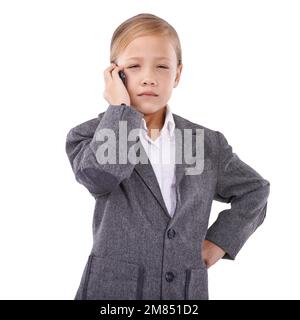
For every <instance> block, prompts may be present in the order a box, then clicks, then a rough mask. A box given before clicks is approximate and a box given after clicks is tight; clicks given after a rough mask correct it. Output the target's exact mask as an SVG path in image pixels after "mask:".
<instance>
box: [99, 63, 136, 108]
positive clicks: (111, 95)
mask: <svg viewBox="0 0 300 320" xmlns="http://www.w3.org/2000/svg"><path fill="white" fill-rule="evenodd" d="M120 79H121V80H122V82H123V84H122V82H121V81H120ZM104 81H105V90H104V92H103V97H104V98H105V100H107V102H108V103H109V104H111V105H121V104H122V103H125V104H126V105H130V96H129V93H128V91H127V88H126V76H125V73H124V71H122V70H121V68H120V67H119V66H118V65H116V64H111V65H110V66H109V67H108V68H107V69H105V71H104Z"/></svg>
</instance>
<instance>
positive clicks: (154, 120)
mask: <svg viewBox="0 0 300 320" xmlns="http://www.w3.org/2000/svg"><path fill="white" fill-rule="evenodd" d="M166 111H167V107H166V106H165V107H163V108H161V109H159V110H158V111H156V112H154V113H150V114H145V115H144V119H145V121H146V124H147V128H148V133H147V134H148V136H149V137H150V138H151V139H152V140H155V139H156V138H157V137H158V136H159V133H160V130H161V129H162V127H163V125H164V123H165V116H166ZM152 129H157V130H152ZM151 130H152V132H151Z"/></svg>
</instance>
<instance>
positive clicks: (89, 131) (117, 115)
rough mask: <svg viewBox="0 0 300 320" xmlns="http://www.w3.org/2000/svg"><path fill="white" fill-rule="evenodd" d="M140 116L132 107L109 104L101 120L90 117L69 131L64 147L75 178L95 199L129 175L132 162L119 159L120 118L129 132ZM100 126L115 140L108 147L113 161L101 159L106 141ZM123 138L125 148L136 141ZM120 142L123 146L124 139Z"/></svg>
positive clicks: (138, 126) (131, 169)
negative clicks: (123, 161) (111, 152)
mask: <svg viewBox="0 0 300 320" xmlns="http://www.w3.org/2000/svg"><path fill="white" fill-rule="evenodd" d="M142 117H143V113H141V112H139V111H137V110H136V109H135V108H134V107H132V106H128V105H125V104H122V105H109V106H108V108H107V110H106V111H105V113H104V115H103V116H102V118H101V119H99V118H96V119H92V120H89V121H87V122H84V123H82V124H80V125H78V126H76V127H74V128H72V129H71V130H70V131H69V132H68V134H67V138H66V145H65V150H66V153H67V156H68V158H69V161H70V164H71V167H72V170H73V172H74V174H75V178H76V180H77V181H78V182H79V183H80V184H82V185H84V186H85V187H86V188H87V189H88V191H89V192H90V193H91V194H92V195H93V196H94V197H95V198H96V197H98V196H101V195H103V194H106V193H109V192H111V191H112V190H113V189H114V188H115V187H116V186H117V185H118V184H119V183H120V182H121V181H122V180H123V179H125V178H128V177H129V176H130V175H131V173H132V171H133V168H134V166H135V164H133V163H131V162H130V161H128V160H126V163H124V164H123V163H119V161H118V159H119V142H120V141H119V140H120V139H119V138H120V137H119V121H125V123H127V132H130V131H131V130H132V129H138V128H140V127H141V119H142ZM102 129H103V131H102V132H101V136H103V133H105V132H109V131H110V132H112V131H113V132H114V136H115V141H114V140H113V145H110V147H111V149H110V150H111V151H115V152H116V162H115V163H109V162H106V163H105V161H103V159H101V153H102V152H99V151H100V150H101V145H103V144H104V143H106V145H107V143H108V140H109V139H108V140H107V141H105V139H104V138H103V137H102V138H101V139H100V138H99V135H100V131H101V130H102ZM107 130H108V131H107ZM111 130H112V131H111ZM123 138H124V137H123ZM101 140H103V141H101ZM125 141H126V142H127V150H129V149H130V147H131V146H132V145H133V144H134V143H136V141H128V139H127V137H125ZM121 144H122V145H123V146H124V144H123V142H122V143H121ZM102 147H103V146H102ZM102 158H103V157H102ZM126 159H127V157H126Z"/></svg>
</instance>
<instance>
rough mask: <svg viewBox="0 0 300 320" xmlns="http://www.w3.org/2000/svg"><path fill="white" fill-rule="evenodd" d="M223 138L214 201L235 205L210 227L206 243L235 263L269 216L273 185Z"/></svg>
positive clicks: (220, 140)
mask: <svg viewBox="0 0 300 320" xmlns="http://www.w3.org/2000/svg"><path fill="white" fill-rule="evenodd" d="M217 134H218V138H219V168H218V181H217V185H216V191H215V196H214V200H217V201H220V202H225V203H231V209H227V210H223V211H221V212H220V213H219V215H218V218H217V219H216V221H215V222H214V223H213V224H212V225H211V226H210V228H209V229H208V231H207V234H206V240H209V241H210V242H212V243H213V244H215V245H217V246H218V247H219V248H221V249H222V250H223V251H224V252H225V255H224V256H223V257H222V258H224V259H231V260H234V259H235V257H236V255H237V253H238V252H239V250H240V249H241V248H242V246H243V245H244V243H245V242H246V241H247V239H248V238H249V237H250V235H251V234H252V233H253V232H254V231H255V230H256V228H257V227H258V226H260V225H261V224H262V222H263V221H264V218H265V216H266V210H267V199H268V196H269V192H270V183H269V181H267V180H265V179H264V178H263V177H262V176H260V175H259V174H258V173H257V172H256V171H255V170H254V169H252V168H251V167H250V166H248V165H247V164H246V163H244V162H243V161H242V160H240V159H239V157H238V156H237V155H236V154H235V153H233V152H232V147H231V146H230V145H229V144H228V142H227V140H226V138H225V137H224V135H223V134H222V133H220V132H217Z"/></svg>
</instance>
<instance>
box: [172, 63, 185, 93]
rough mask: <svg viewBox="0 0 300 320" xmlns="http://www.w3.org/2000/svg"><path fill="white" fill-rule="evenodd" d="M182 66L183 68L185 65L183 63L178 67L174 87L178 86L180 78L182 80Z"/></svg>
mask: <svg viewBox="0 0 300 320" xmlns="http://www.w3.org/2000/svg"><path fill="white" fill-rule="evenodd" d="M182 68H183V65H182V63H181V64H180V65H179V66H178V67H177V70H176V78H175V82H174V86H173V88H176V87H177V85H178V83H179V80H180V76H181V72H182Z"/></svg>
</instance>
